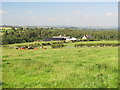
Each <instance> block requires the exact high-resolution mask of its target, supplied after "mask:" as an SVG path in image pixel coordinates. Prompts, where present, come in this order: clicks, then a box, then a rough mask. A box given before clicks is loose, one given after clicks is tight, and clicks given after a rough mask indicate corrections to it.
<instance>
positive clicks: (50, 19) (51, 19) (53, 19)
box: [48, 18, 56, 21]
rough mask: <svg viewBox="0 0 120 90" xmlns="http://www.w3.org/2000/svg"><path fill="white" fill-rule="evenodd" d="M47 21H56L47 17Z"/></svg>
mask: <svg viewBox="0 0 120 90" xmlns="http://www.w3.org/2000/svg"><path fill="white" fill-rule="evenodd" d="M48 21H56V19H55V18H48Z"/></svg>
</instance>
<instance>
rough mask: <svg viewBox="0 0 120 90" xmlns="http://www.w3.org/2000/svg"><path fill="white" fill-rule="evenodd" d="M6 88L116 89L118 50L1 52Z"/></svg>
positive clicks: (81, 49) (6, 50) (72, 49)
mask: <svg viewBox="0 0 120 90" xmlns="http://www.w3.org/2000/svg"><path fill="white" fill-rule="evenodd" d="M2 74H3V75H2V79H3V88H117V87H118V47H77V48H65V47H64V48H57V49H52V48H47V49H37V50H18V49H12V48H11V49H10V48H5V47H3V49H2Z"/></svg>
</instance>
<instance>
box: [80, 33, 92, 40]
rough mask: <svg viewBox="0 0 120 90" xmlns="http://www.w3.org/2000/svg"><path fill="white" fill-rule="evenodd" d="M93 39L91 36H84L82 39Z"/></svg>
mask: <svg viewBox="0 0 120 90" xmlns="http://www.w3.org/2000/svg"><path fill="white" fill-rule="evenodd" d="M90 38H91V35H90V34H89V35H84V36H83V38H82V39H84V40H86V39H90Z"/></svg>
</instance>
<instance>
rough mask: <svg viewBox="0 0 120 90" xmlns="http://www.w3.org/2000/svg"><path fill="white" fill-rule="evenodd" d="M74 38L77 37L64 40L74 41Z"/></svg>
mask: <svg viewBox="0 0 120 90" xmlns="http://www.w3.org/2000/svg"><path fill="white" fill-rule="evenodd" d="M76 40H77V39H76V38H75V37H72V38H68V39H66V41H76Z"/></svg>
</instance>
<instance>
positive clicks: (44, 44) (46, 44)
mask: <svg viewBox="0 0 120 90" xmlns="http://www.w3.org/2000/svg"><path fill="white" fill-rule="evenodd" d="M42 45H43V46H48V45H51V44H50V43H42Z"/></svg>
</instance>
